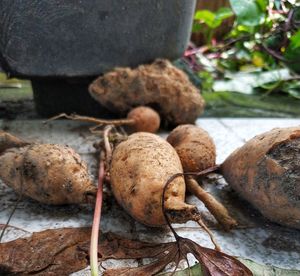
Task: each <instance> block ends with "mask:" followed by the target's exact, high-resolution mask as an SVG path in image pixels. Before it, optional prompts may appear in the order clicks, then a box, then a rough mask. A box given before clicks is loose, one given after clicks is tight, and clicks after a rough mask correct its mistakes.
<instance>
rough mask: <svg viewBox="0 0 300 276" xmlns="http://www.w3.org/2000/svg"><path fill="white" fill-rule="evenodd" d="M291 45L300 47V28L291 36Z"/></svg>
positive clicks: (292, 47) (293, 47)
mask: <svg viewBox="0 0 300 276" xmlns="http://www.w3.org/2000/svg"><path fill="white" fill-rule="evenodd" d="M290 41H291V43H290V45H289V47H291V49H296V48H299V47H300V30H299V31H298V32H296V33H295V34H294V35H293V36H292V37H291V38H290Z"/></svg>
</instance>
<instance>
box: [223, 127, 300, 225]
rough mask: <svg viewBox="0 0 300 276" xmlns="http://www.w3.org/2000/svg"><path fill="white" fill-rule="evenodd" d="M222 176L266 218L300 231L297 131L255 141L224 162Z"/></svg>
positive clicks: (299, 132)
mask: <svg viewBox="0 0 300 276" xmlns="http://www.w3.org/2000/svg"><path fill="white" fill-rule="evenodd" d="M221 172H222V174H223V176H224V178H225V179H226V181H227V182H228V183H229V184H230V185H231V186H232V187H233V189H234V190H236V191H237V192H238V193H239V195H240V196H241V197H242V198H244V199H246V200H247V201H249V202H250V203H251V204H252V205H253V206H254V207H256V208H257V209H258V210H260V212H261V213H262V214H263V215H264V216H265V217H267V218H269V219H270V220H271V221H274V222H277V223H279V224H282V225H286V226H290V227H293V228H297V229H300V127H289V128H276V129H273V130H271V131H269V132H266V133H263V134H261V135H258V136H256V137H254V138H253V139H251V140H250V141H248V142H247V143H246V144H245V145H244V146H242V147H241V148H239V149H237V150H236V151H234V152H233V153H232V154H231V155H230V156H229V157H228V158H227V159H226V160H225V162H224V163H223V164H222V166H221Z"/></svg>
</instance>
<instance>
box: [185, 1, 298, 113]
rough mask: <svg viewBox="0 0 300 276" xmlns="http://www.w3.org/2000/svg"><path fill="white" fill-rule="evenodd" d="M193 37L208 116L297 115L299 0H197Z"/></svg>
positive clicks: (188, 59)
mask: <svg viewBox="0 0 300 276" xmlns="http://www.w3.org/2000/svg"><path fill="white" fill-rule="evenodd" d="M192 39H193V42H194V43H193V44H191V45H190V47H189V49H188V51H187V52H186V53H185V57H184V58H183V60H182V61H181V65H182V64H185V65H187V66H188V68H189V69H190V70H191V72H193V73H192V75H194V76H193V80H194V82H196V85H200V86H201V88H202V93H203V95H204V97H205V98H206V100H207V102H208V105H207V112H206V115H207V116H250V117H252V116H279V117H294V116H299V115H300V108H299V107H300V75H299V74H300V1H296V0H286V1H283V0H229V1H199V4H198V9H197V11H196V13H195V17H194V25H193V36H192ZM195 75H196V76H197V78H195Z"/></svg>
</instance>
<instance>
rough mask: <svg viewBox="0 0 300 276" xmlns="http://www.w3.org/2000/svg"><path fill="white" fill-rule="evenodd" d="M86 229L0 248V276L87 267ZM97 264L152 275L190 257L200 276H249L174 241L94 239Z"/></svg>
mask: <svg viewBox="0 0 300 276" xmlns="http://www.w3.org/2000/svg"><path fill="white" fill-rule="evenodd" d="M90 234H91V230H90V228H64V229H55V230H46V231H43V232H39V233H34V234H33V235H32V236H31V237H29V238H24V239H17V240H14V241H11V242H7V243H1V244H0V275H9V274H14V275H60V276H64V275H69V274H71V273H73V272H76V271H79V270H81V269H84V268H85V267H87V266H88V265H89V261H88V260H89V258H88V253H89V246H90ZM100 237H101V238H100V241H99V248H98V253H99V260H100V261H104V260H107V259H143V258H152V259H154V261H153V262H152V263H150V264H148V265H145V266H140V267H129V268H128V267H126V268H119V269H107V270H106V271H105V272H104V274H105V275H109V276H114V275H116V276H120V275H123V276H129V275H156V274H157V273H159V272H161V271H163V269H164V268H165V267H166V266H167V265H168V264H171V263H175V264H176V266H177V265H178V264H179V262H180V261H181V260H186V259H187V255H188V254H190V253H191V254H193V255H194V256H195V257H196V259H197V260H198V261H199V262H200V263H201V265H202V269H203V272H204V273H205V275H213V276H218V275H227V276H229V275H231V276H235V275H236V276H242V275H245V276H248V275H252V273H251V272H250V270H249V269H248V268H247V267H246V266H245V265H243V264H242V263H241V262H240V261H238V260H237V259H236V258H234V257H231V256H229V255H227V254H224V253H222V252H218V251H215V250H213V249H209V248H205V247H202V246H200V245H198V244H197V243H195V242H194V241H191V240H189V239H185V238H182V237H179V236H176V242H169V243H161V244H155V243H148V242H141V241H136V240H130V239H126V238H122V237H120V236H118V235H115V234H112V233H106V234H101V235H100Z"/></svg>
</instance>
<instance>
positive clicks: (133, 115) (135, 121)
mask: <svg viewBox="0 0 300 276" xmlns="http://www.w3.org/2000/svg"><path fill="white" fill-rule="evenodd" d="M127 119H128V120H131V121H132V124H130V126H131V129H132V131H133V132H138V131H144V132H150V133H156V132H157V131H158V129H159V126H160V117H159V115H158V113H157V112H156V111H155V110H153V109H152V108H150V107H147V106H139V107H136V108H133V109H132V110H131V111H130V112H129V113H128V114H127Z"/></svg>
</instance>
